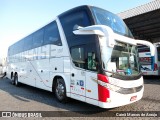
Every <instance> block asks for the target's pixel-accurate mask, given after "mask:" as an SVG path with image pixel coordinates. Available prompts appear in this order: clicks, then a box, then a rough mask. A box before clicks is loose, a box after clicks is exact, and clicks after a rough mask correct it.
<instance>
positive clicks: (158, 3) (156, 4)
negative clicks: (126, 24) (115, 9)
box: [118, 0, 160, 19]
mask: <svg viewBox="0 0 160 120" xmlns="http://www.w3.org/2000/svg"><path fill="white" fill-rule="evenodd" d="M157 9H160V0H154V1H151V2H149V3H147V4H144V5H141V6H138V7H135V8H133V9H130V10H127V11H124V12H121V13H118V16H120V17H121V18H122V19H126V18H130V17H134V16H137V15H140V14H143V13H147V12H150V11H153V10H157Z"/></svg>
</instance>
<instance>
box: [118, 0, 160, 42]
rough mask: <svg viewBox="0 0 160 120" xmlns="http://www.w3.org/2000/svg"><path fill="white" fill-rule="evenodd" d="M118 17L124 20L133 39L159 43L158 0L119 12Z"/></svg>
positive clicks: (159, 1)
mask: <svg viewBox="0 0 160 120" xmlns="http://www.w3.org/2000/svg"><path fill="white" fill-rule="evenodd" d="M118 16H120V17H121V18H122V19H123V20H124V22H125V23H126V24H127V26H128V27H129V29H130V30H131V32H132V33H133V36H134V37H135V38H137V39H145V40H148V41H151V42H157V40H158V41H160V0H154V1H151V2H149V3H147V4H144V5H141V6H138V7H135V8H132V9H130V10H127V11H124V12H121V13H119V14H118Z"/></svg>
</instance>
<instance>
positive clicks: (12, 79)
mask: <svg viewBox="0 0 160 120" xmlns="http://www.w3.org/2000/svg"><path fill="white" fill-rule="evenodd" d="M11 84H12V85H14V84H15V80H14V75H13V74H11Z"/></svg>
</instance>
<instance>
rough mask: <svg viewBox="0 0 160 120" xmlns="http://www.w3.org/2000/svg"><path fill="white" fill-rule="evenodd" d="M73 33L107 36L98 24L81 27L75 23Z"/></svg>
mask: <svg viewBox="0 0 160 120" xmlns="http://www.w3.org/2000/svg"><path fill="white" fill-rule="evenodd" d="M75 29H76V30H75ZM73 33H74V34H75V35H99V36H101V37H104V36H105V34H104V32H103V31H102V30H101V29H100V26H98V25H93V26H88V27H81V26H78V25H75V26H74V31H73Z"/></svg>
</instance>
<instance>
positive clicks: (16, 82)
mask: <svg viewBox="0 0 160 120" xmlns="http://www.w3.org/2000/svg"><path fill="white" fill-rule="evenodd" d="M14 81H15V86H17V87H18V86H19V84H20V83H19V82H18V75H17V74H16V75H15V77H14Z"/></svg>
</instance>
